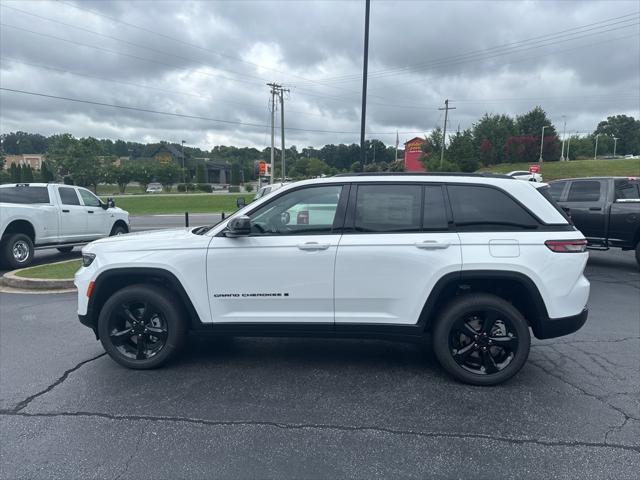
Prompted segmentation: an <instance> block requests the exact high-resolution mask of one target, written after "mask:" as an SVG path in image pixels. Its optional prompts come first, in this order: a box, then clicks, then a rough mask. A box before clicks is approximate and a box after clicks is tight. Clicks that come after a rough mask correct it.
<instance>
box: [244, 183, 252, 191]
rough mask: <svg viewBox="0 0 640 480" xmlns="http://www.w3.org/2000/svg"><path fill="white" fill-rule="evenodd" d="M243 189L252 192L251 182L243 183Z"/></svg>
mask: <svg viewBox="0 0 640 480" xmlns="http://www.w3.org/2000/svg"><path fill="white" fill-rule="evenodd" d="M244 191H245V192H253V184H251V183H247V184H245V186H244Z"/></svg>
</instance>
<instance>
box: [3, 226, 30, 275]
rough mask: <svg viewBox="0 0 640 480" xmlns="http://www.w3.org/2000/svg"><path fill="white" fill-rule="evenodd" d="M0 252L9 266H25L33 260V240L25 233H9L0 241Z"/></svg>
mask: <svg viewBox="0 0 640 480" xmlns="http://www.w3.org/2000/svg"><path fill="white" fill-rule="evenodd" d="M0 252H1V254H2V260H3V261H4V263H6V264H7V265H8V266H9V267H11V268H25V267H28V266H29V265H31V262H32V261H33V255H34V248H33V241H32V240H31V238H30V237H29V236H28V235H26V234H24V233H14V234H9V235H6V236H5V237H4V238H3V239H2V242H0Z"/></svg>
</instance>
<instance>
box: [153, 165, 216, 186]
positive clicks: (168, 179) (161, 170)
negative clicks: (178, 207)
mask: <svg viewBox="0 0 640 480" xmlns="http://www.w3.org/2000/svg"><path fill="white" fill-rule="evenodd" d="M155 173H156V174H155V178H156V180H157V181H158V182H160V183H161V184H162V188H163V189H164V190H165V191H166V192H170V191H171V186H172V185H173V184H174V183H176V182H177V181H178V179H179V178H180V175H181V173H182V170H181V169H180V167H178V165H176V164H175V163H173V162H171V163H167V164H164V165H158V167H157V169H156V172H155ZM200 183H204V182H200Z"/></svg>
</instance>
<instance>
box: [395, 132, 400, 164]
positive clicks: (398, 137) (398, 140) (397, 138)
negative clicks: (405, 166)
mask: <svg viewBox="0 0 640 480" xmlns="http://www.w3.org/2000/svg"><path fill="white" fill-rule="evenodd" d="M399 144H400V136H399V135H398V131H397V130H396V162H397V161H398V145H399Z"/></svg>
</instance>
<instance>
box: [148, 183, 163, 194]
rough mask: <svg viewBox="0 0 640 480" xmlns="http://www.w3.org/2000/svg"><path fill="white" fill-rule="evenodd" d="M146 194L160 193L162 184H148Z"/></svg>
mask: <svg viewBox="0 0 640 480" xmlns="http://www.w3.org/2000/svg"><path fill="white" fill-rule="evenodd" d="M147 193H162V184H160V183H150V184H149V185H147Z"/></svg>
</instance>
